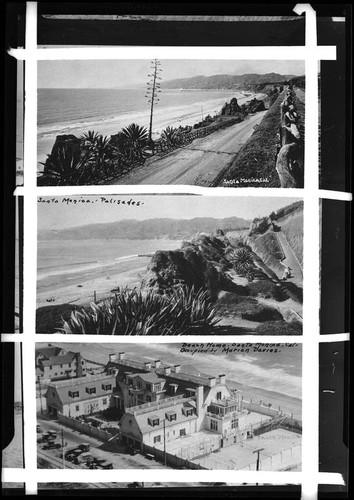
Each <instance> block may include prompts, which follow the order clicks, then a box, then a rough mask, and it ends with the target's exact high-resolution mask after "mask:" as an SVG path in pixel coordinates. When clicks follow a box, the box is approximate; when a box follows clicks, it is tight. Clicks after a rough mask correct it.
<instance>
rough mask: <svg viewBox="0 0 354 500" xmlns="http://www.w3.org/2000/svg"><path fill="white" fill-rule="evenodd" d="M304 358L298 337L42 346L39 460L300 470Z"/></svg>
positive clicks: (53, 464)
mask: <svg viewBox="0 0 354 500" xmlns="http://www.w3.org/2000/svg"><path fill="white" fill-rule="evenodd" d="M301 357H302V349H301V345H300V344H297V343H292V344H284V343H279V344H259V343H254V344H253V343H247V344H242V343H230V344H216V343H205V342H204V343H200V344H187V343H182V344H174V343H173V344H151V343H149V344H145V343H143V344H106V343H104V344H96V343H90V344H87V343H86V344H85V343H53V344H52V343H51V344H44V343H36V378H37V444H38V467H39V468H64V467H67V468H89V469H109V468H110V469H112V468H114V469H129V468H134V469H143V468H144V469H149V468H161V469H166V468H187V469H210V470H255V471H261V470H263V471H299V470H301V444H302V439H301V437H302V409H301V407H302V405H301V387H302V376H301ZM92 477H94V476H92Z"/></svg>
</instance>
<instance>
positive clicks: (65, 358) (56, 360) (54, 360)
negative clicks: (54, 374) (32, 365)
mask: <svg viewBox="0 0 354 500" xmlns="http://www.w3.org/2000/svg"><path fill="white" fill-rule="evenodd" d="M75 357H76V353H75V352H68V353H67V354H63V355H62V356H53V357H51V358H50V359H43V361H41V363H42V365H43V366H56V365H64V364H66V363H71V362H72V361H73V360H74V358H75Z"/></svg>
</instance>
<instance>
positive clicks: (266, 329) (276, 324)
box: [255, 321, 302, 335]
mask: <svg viewBox="0 0 354 500" xmlns="http://www.w3.org/2000/svg"><path fill="white" fill-rule="evenodd" d="M255 332H256V333H257V334H258V335H302V324H301V323H300V322H299V321H292V322H291V323H287V322H286V321H267V322H265V323H263V324H262V325H259V326H257V328H256V330H255Z"/></svg>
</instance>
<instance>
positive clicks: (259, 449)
mask: <svg viewBox="0 0 354 500" xmlns="http://www.w3.org/2000/svg"><path fill="white" fill-rule="evenodd" d="M263 450H264V448H258V450H254V451H253V452H252V453H257V464H256V470H259V454H260V452H261V451H263Z"/></svg>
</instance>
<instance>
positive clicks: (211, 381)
mask: <svg viewBox="0 0 354 500" xmlns="http://www.w3.org/2000/svg"><path fill="white" fill-rule="evenodd" d="M215 384H216V378H215V377H209V387H214V385H215Z"/></svg>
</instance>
